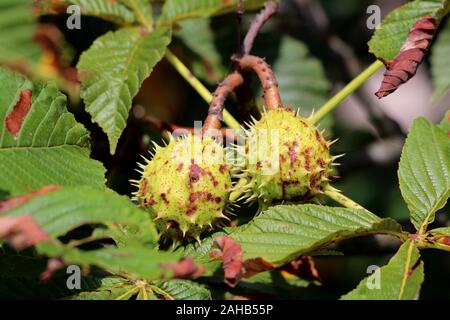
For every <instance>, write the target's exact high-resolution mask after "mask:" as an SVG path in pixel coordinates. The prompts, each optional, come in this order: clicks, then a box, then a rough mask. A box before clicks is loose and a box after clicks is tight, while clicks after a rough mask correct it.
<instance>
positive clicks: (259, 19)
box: [242, 1, 279, 55]
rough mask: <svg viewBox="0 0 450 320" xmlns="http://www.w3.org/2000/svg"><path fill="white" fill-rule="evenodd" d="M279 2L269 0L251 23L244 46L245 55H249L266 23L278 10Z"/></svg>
mask: <svg viewBox="0 0 450 320" xmlns="http://www.w3.org/2000/svg"><path fill="white" fill-rule="evenodd" d="M278 7H279V5H278V2H277V1H269V2H267V3H266V4H265V5H264V9H263V10H261V12H260V13H258V15H257V16H256V18H255V20H253V22H252V23H251V24H250V28H249V29H248V32H247V35H246V36H245V39H244V44H243V48H242V53H243V55H247V54H249V53H250V51H251V50H252V48H253V43H254V42H255V38H256V36H257V35H258V33H259V31H260V30H261V28H262V27H263V26H264V24H265V23H266V22H267V21H268V20H269V19H270V17H272V16H273V15H275V14H276V13H277V12H278Z"/></svg>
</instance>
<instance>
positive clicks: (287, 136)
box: [238, 108, 334, 201]
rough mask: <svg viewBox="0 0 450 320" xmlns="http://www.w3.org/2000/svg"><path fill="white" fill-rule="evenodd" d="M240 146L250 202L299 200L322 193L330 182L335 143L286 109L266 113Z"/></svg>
mask: <svg viewBox="0 0 450 320" xmlns="http://www.w3.org/2000/svg"><path fill="white" fill-rule="evenodd" d="M246 135H247V139H246V143H245V145H243V146H240V147H238V151H239V153H240V154H241V155H242V159H244V160H243V161H242V163H241V171H242V174H241V177H242V178H244V179H246V180H247V182H248V183H247V184H246V185H245V187H244V188H243V190H241V191H243V192H244V197H245V198H247V199H248V201H252V200H257V199H261V200H264V201H283V200H285V201H298V200H300V201H301V200H308V199H311V198H313V197H314V196H315V195H317V194H320V193H322V192H323V190H324V189H325V188H326V186H327V185H328V181H329V179H328V177H329V176H330V174H331V172H332V162H333V159H334V158H333V157H332V156H331V155H330V153H329V146H330V145H331V142H327V141H326V140H325V139H324V138H323V135H322V133H321V132H319V130H318V129H317V128H316V127H315V126H314V125H313V124H312V123H310V122H309V120H308V118H303V117H300V116H298V115H297V113H295V112H292V111H290V110H287V109H283V108H275V109H271V110H269V111H267V112H265V113H264V114H263V116H262V118H261V119H260V120H259V121H255V123H254V124H253V125H252V126H251V127H250V128H249V129H248V130H246Z"/></svg>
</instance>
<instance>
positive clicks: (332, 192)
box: [324, 186, 371, 213]
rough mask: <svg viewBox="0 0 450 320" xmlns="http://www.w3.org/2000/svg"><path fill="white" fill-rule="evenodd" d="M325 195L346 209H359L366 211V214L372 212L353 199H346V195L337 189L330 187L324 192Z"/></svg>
mask: <svg viewBox="0 0 450 320" xmlns="http://www.w3.org/2000/svg"><path fill="white" fill-rule="evenodd" d="M324 193H325V195H327V196H328V197H329V198H331V199H333V200H334V201H336V202H337V203H339V204H341V205H343V206H344V207H346V208H351V209H358V210H364V211H366V212H370V211H369V210H367V209H366V208H364V207H363V206H362V205H360V204H358V203H356V202H355V201H353V200H352V199H350V198H348V197H346V196H345V195H343V194H342V193H340V192H339V191H338V190H337V189H335V188H333V187H331V186H328V187H327V188H326V189H325V190H324ZM370 213H371V212H370Z"/></svg>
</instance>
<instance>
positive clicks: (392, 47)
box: [369, 0, 450, 61]
mask: <svg viewBox="0 0 450 320" xmlns="http://www.w3.org/2000/svg"><path fill="white" fill-rule="evenodd" d="M449 9H450V1H449V0H415V1H412V2H410V3H407V4H405V5H403V6H401V7H399V8H397V9H395V10H393V11H392V12H390V13H389V14H388V15H387V16H386V18H385V19H384V20H383V22H382V23H381V24H380V25H379V26H378V28H377V30H376V31H375V33H374V35H373V36H372V38H371V39H370V41H369V51H370V52H372V53H373V54H374V55H375V56H376V57H377V58H380V59H383V60H386V61H389V60H392V59H394V57H395V56H396V55H397V54H398V53H399V51H400V48H401V46H402V45H403V43H404V42H405V40H406V37H407V36H408V33H409V31H410V29H411V28H412V26H413V25H414V23H415V22H416V21H417V20H418V19H420V18H421V17H423V16H425V15H428V14H432V15H434V16H435V17H436V19H437V20H438V21H440V20H441V19H442V17H443V16H444V15H445V14H446V12H447V11H448V10H449Z"/></svg>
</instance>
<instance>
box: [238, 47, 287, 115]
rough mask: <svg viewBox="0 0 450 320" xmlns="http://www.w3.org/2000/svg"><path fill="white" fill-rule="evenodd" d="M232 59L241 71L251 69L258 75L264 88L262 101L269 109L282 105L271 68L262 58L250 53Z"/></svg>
mask: <svg viewBox="0 0 450 320" xmlns="http://www.w3.org/2000/svg"><path fill="white" fill-rule="evenodd" d="M233 59H234V61H235V62H236V63H237V64H238V66H239V68H240V69H242V70H243V71H248V70H253V71H254V72H255V73H256V74H257V75H258V78H259V80H260V81H261V85H262V87H263V90H264V102H265V104H266V107H267V108H268V109H269V110H273V109H277V108H282V107H283V103H282V102H281V97H280V93H279V90H278V82H277V79H276V77H275V75H274V73H273V70H272V68H271V67H270V66H269V64H268V63H267V62H266V61H264V59H262V58H259V57H256V56H251V55H246V56H243V57H234V58H233Z"/></svg>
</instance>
